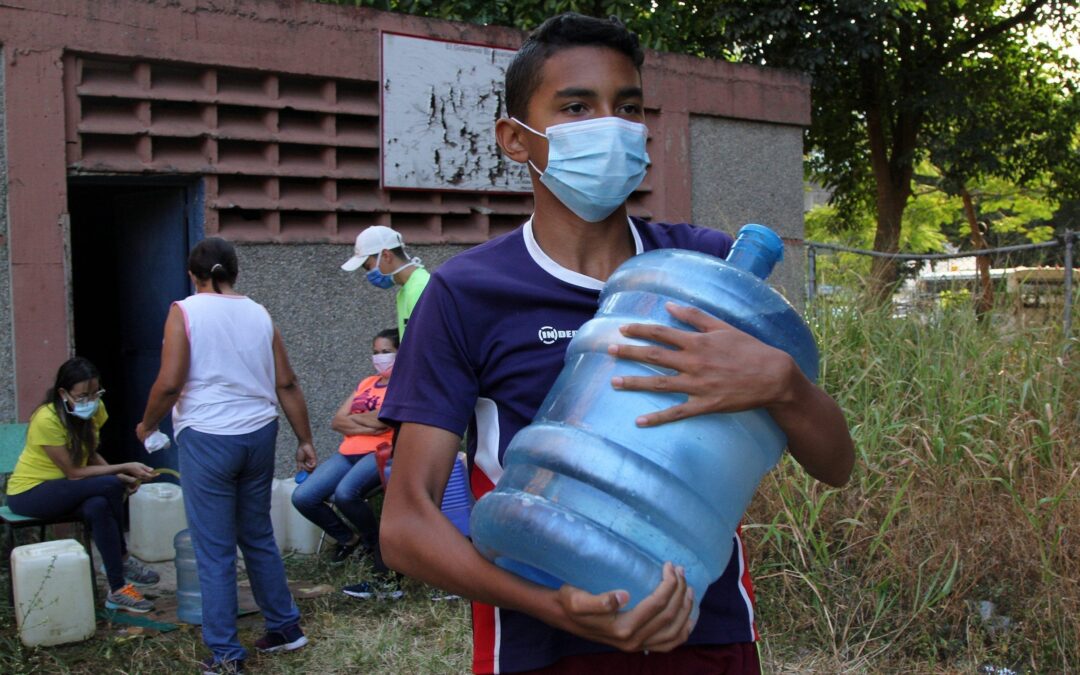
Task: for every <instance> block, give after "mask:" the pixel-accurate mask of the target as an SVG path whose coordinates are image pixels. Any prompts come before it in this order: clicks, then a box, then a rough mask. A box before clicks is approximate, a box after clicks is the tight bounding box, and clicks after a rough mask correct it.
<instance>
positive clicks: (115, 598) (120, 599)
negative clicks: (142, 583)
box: [105, 584, 154, 614]
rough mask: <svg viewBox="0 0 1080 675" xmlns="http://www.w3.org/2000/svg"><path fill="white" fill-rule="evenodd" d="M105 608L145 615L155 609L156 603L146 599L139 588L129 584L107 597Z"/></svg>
mask: <svg viewBox="0 0 1080 675" xmlns="http://www.w3.org/2000/svg"><path fill="white" fill-rule="evenodd" d="M105 608H106V609H122V610H124V611H125V612H135V613H136V614H145V613H147V612H149V611H150V610H152V609H154V603H152V602H150V601H149V600H147V599H146V598H144V597H143V594H142V593H140V592H139V590H138V589H137V588H135V587H134V586H132V585H131V584H128V585H127V586H124V587H122V588H118V589H116V590H115V591H112V592H111V593H109V594H108V595H106V596H105Z"/></svg>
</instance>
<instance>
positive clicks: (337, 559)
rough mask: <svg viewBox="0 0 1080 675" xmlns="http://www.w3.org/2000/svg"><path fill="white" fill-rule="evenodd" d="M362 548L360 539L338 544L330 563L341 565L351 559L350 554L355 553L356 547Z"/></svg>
mask: <svg viewBox="0 0 1080 675" xmlns="http://www.w3.org/2000/svg"><path fill="white" fill-rule="evenodd" d="M358 548H360V540H359V539H357V540H356V543H354V544H338V545H337V546H336V547H335V548H334V555H333V556H331V558H330V564H332V565H340V564H341V563H343V562H345V561H346V560H348V559H349V556H351V555H352V554H353V552H354V551H356V549H358Z"/></svg>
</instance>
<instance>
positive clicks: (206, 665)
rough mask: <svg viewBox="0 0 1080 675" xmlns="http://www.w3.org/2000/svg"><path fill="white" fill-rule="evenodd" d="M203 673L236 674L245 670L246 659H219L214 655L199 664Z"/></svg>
mask: <svg viewBox="0 0 1080 675" xmlns="http://www.w3.org/2000/svg"><path fill="white" fill-rule="evenodd" d="M199 667H200V668H201V670H202V674H203V675H234V674H235V673H242V672H244V660H243V659H236V660H230V661H218V660H217V659H215V658H214V657H213V656H210V657H207V658H205V659H203V662H202V663H200V664H199Z"/></svg>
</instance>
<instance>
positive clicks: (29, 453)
mask: <svg viewBox="0 0 1080 675" xmlns="http://www.w3.org/2000/svg"><path fill="white" fill-rule="evenodd" d="M107 419H109V414H108V413H107V412H105V402H104V401H102V402H101V403H99V404H98V409H97V411H96V412H95V413H94V416H93V417H91V418H90V421H91V422H93V423H94V434H95V436H96V435H97V432H98V431H100V430H101V425H103V424H105V420H107ZM67 438H68V431H67V427H65V426H64V423H63V422H61V421H60V416H59V415H58V414H56V408H54V407H53V405H52V404H47V405H43V406H40V407H38V409H37V410H35V411H34V414H33V415H31V416H30V424H29V426H28V427H27V429H26V445H25V446H23V451H22V454H21V455H19V461H18V463H17V464H15V470H14V471H13V472H11V478H9V479H8V484H7V493H8V494H9V495H17V494H19V493H20V492H26V491H27V490H29V489H31V488H35V487H37V486H38V485H41V484H42V483H44V482H45V481H47V480H56V479H57V478H63V477H64V472H63V471H61V470H60V467H58V466H56V462H54V461H52V458H50V457H49V455H48V454H46V453H45V447H46V446H53V447H60V448H63V447H66V446H67ZM86 459H87V458H84V459H83V462H82V464H81V465H80V466H86Z"/></svg>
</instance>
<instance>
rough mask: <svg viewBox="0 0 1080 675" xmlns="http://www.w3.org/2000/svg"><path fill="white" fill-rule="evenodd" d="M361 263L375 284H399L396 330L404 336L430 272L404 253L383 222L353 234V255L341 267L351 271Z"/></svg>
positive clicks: (398, 239)
mask: <svg viewBox="0 0 1080 675" xmlns="http://www.w3.org/2000/svg"><path fill="white" fill-rule="evenodd" d="M361 267H363V268H364V269H365V270H367V280H368V281H370V282H371V284H372V285H373V286H376V287H378V288H391V287H392V286H393V285H394V284H397V285H398V286H401V288H400V289H398V292H397V298H396V304H397V317H398V334H399V335H401V337H402V338H403V339H404V337H405V326H406V325H407V324H408V323H409V316H411V315H412V311H413V307H415V306H416V301H417V300H419V299H420V294H421V293H423V292H424V288H426V287H427V283H428V279H430V278H431V275H430V274H428V271H427V270H426V269H424V266H423V265H422V264H420V258H417V257H411V256H409V255H407V254H406V253H405V240H404V239H402V238H401V235H400V234H398V233H397V232H395V231H394V230H392V229H390V228H389V227H386V226H384V225H372V226H371V227H369V228H367V229H366V230H364V231H363V232H361V233H360V234H358V235H357V236H356V246H355V247H354V249H353V256H352V257H351V258H349V259H348V260H346V261H345V264H344V265H342V266H341V269H343V270H345V271H346V272H352V271H355V270H358V269H360V268H361Z"/></svg>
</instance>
